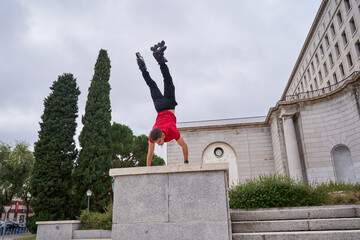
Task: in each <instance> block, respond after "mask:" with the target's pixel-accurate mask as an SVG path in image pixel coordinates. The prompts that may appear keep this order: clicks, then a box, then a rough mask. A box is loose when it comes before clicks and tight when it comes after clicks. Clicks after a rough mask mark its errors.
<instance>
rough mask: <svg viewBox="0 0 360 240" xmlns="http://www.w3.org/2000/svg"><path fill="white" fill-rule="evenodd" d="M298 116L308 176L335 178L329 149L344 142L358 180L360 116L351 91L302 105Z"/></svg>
mask: <svg viewBox="0 0 360 240" xmlns="http://www.w3.org/2000/svg"><path fill="white" fill-rule="evenodd" d="M300 117H301V122H302V131H303V139H302V141H303V143H304V146H305V149H304V156H305V161H306V164H307V175H308V178H309V180H310V181H312V180H317V181H327V180H329V179H331V180H336V174H335V172H336V171H335V169H334V162H333V159H332V154H331V153H332V150H333V149H334V147H336V146H338V145H344V146H347V147H348V148H349V149H350V152H351V158H352V162H353V167H354V170H355V172H356V179H357V180H358V181H359V180H360V117H359V113H358V110H357V105H356V101H355V96H354V93H353V91H348V92H347V94H345V95H343V96H340V97H339V98H336V99H332V100H331V101H324V102H321V103H318V104H313V105H304V106H303V107H302V109H301V113H300Z"/></svg>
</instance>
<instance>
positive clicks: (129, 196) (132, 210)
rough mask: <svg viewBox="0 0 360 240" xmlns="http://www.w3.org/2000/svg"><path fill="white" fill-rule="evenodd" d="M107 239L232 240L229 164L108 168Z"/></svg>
mask: <svg viewBox="0 0 360 240" xmlns="http://www.w3.org/2000/svg"><path fill="white" fill-rule="evenodd" d="M110 176H113V177H114V178H115V186H114V207H113V226H112V239H117V240H118V239H120V240H121V239H126V240H129V239H154V240H155V239H156V240H159V239H189V240H190V239H191V240H193V239H219V240H225V239H228V240H230V239H231V222H230V211H229V205H228V201H229V198H228V179H229V176H228V164H227V163H221V164H189V165H168V166H159V167H141V168H127V169H111V170H110Z"/></svg>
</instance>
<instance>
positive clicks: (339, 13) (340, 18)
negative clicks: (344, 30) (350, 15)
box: [336, 10, 343, 26]
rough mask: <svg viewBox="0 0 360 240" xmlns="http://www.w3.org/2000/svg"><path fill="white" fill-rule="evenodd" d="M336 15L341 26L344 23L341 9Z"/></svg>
mask: <svg viewBox="0 0 360 240" xmlns="http://www.w3.org/2000/svg"><path fill="white" fill-rule="evenodd" d="M336 16H337V19H338V22H339V26H340V25H341V24H342V22H343V19H342V16H341V12H340V10H339V11H338V13H337V14H336Z"/></svg>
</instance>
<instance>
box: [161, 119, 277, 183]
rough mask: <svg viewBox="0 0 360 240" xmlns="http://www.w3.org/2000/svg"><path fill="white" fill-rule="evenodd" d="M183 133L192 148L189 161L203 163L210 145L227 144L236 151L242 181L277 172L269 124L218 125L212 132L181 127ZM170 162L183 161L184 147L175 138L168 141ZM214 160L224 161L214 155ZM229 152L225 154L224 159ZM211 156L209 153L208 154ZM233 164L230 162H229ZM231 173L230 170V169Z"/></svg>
mask: <svg viewBox="0 0 360 240" xmlns="http://www.w3.org/2000/svg"><path fill="white" fill-rule="evenodd" d="M179 130H180V132H181V135H182V136H183V138H184V140H185V142H186V143H187V145H188V148H189V161H190V162H191V163H200V162H203V160H204V151H205V150H206V149H207V147H209V146H213V147H214V148H216V146H222V145H223V144H226V145H228V146H230V148H231V149H233V150H234V152H235V156H236V163H237V168H238V169H237V172H238V177H239V180H240V181H243V180H245V179H246V178H249V177H254V176H258V175H260V174H264V173H273V172H274V171H275V169H274V167H275V165H274V158H273V148H272V147H273V145H272V139H271V134H270V128H269V127H268V126H266V125H263V124H262V125H258V124H254V125H253V126H249V127H243V126H240V127H234V128H227V127H219V128H217V129H215V130H213V131H211V130H210V131H209V130H208V129H197V128H196V127H195V128H181V127H179ZM167 153H168V155H167V163H168V164H170V165H171V164H183V154H182V149H181V147H180V146H178V144H177V143H176V142H175V141H172V142H170V143H168V144H167ZM212 155H213V158H214V162H221V161H223V160H222V158H217V157H216V156H215V155H214V154H212ZM225 156H226V152H225V153H224V158H223V159H225V161H227V160H228V159H226V157H225ZM206 157H207V158H208V157H209V155H206ZM229 164H230V163H229ZM230 172H231V169H230Z"/></svg>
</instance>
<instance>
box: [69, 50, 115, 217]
mask: <svg viewBox="0 0 360 240" xmlns="http://www.w3.org/2000/svg"><path fill="white" fill-rule="evenodd" d="M110 68H111V66H110V59H109V57H108V54H107V52H106V51H105V50H103V49H101V50H100V52H99V55H98V58H97V61H96V64H95V73H94V76H93V79H92V80H91V84H90V87H89V92H88V97H87V101H86V106H85V115H84V116H83V117H82V123H83V129H82V131H81V133H80V136H79V143H80V146H81V150H80V154H79V159H78V161H77V166H76V168H75V172H74V178H75V179H76V188H75V190H76V199H77V203H78V204H79V206H78V210H80V209H86V208H87V196H86V191H87V190H88V189H90V190H91V191H92V192H93V194H92V196H91V204H90V208H91V210H94V211H103V210H104V208H105V207H106V206H107V205H108V204H109V202H110V195H109V188H111V178H110V176H109V169H110V168H111V162H112V161H111V157H112V141H111V106H110V84H109V78H110Z"/></svg>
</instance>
